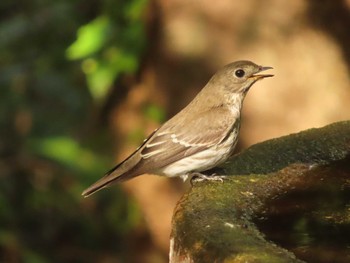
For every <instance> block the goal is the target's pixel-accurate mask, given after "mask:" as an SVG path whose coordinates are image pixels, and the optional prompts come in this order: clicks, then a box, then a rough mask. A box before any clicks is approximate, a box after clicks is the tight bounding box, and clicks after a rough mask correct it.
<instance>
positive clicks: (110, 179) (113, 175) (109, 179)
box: [81, 165, 138, 197]
mask: <svg viewBox="0 0 350 263" xmlns="http://www.w3.org/2000/svg"><path fill="white" fill-rule="evenodd" d="M119 168H120V165H118V166H116V167H114V168H113V169H112V170H110V171H109V172H108V173H106V175H105V176H103V177H102V178H101V179H100V180H98V181H97V182H95V183H93V184H92V185H91V186H89V187H88V188H86V189H85V190H84V191H83V193H82V194H81V195H82V196H84V197H88V196H90V195H92V194H94V193H96V192H97V191H100V190H101V189H103V188H106V187H109V186H111V185H113V184H115V183H118V182H124V181H126V180H129V179H131V178H133V177H135V176H137V175H138V174H135V173H133V171H134V169H131V170H128V171H125V172H122V171H121V170H123V169H119Z"/></svg>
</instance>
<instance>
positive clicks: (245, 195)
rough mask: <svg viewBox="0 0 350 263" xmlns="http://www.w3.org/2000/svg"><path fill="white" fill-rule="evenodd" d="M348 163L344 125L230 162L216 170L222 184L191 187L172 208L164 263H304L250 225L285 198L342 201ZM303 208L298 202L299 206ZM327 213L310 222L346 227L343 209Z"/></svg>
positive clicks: (349, 125)
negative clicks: (310, 195)
mask: <svg viewBox="0 0 350 263" xmlns="http://www.w3.org/2000/svg"><path fill="white" fill-rule="evenodd" d="M349 157H350V121H346V122H339V123H335V124H331V125H328V126H326V127H323V128H320V129H310V130H307V131H304V132H300V133H297V134H292V135H289V136H284V137H281V138H278V139H273V140H269V141H266V142H263V143H260V144H256V145H254V146H252V147H250V148H248V149H247V150H245V151H243V152H242V153H241V154H238V155H236V156H234V157H233V158H232V159H231V160H230V161H229V162H227V163H226V164H225V165H224V166H223V167H222V168H219V169H216V173H218V174H220V175H228V176H227V179H225V180H224V182H223V183H221V182H219V181H203V182H196V181H193V186H192V188H191V189H190V191H189V192H188V193H187V194H186V195H184V196H183V198H182V199H181V200H180V202H179V203H178V205H177V207H176V209H175V213H174V216H173V227H172V235H171V247H170V262H173V263H174V262H303V261H301V260H300V259H297V258H296V257H295V255H294V254H293V253H292V252H290V251H287V250H286V249H284V248H282V247H280V246H279V245H277V244H276V243H274V242H272V241H270V240H269V239H268V238H267V237H266V235H265V234H264V233H262V231H261V230H260V229H259V227H258V226H257V223H256V221H258V220H259V218H263V217H266V216H267V217H268V216H269V215H271V211H269V207H270V206H271V202H273V201H274V200H278V199H283V198H284V197H285V196H288V194H290V193H307V192H310V191H312V193H314V195H316V196H318V195H319V196H327V195H332V196H335V195H336V194H337V193H342V194H341V195H340V194H339V195H337V196H336V197H334V198H335V199H336V200H338V201H339V200H340V199H341V198H342V202H344V198H345V199H346V201H347V202H348V198H349V193H350V189H349V188H350V187H349V180H350V158H349ZM344 189H345V190H346V191H347V192H344V191H345V190H344ZM330 193H331V194H330ZM344 193H346V194H347V195H345V194H344ZM344 196H345V197H344ZM308 200H309V199H308ZM305 201H306V200H300V204H299V205H300V206H303V203H305ZM310 202H311V201H310ZM333 203H337V204H338V203H339V202H333ZM314 206H315V205H314V204H312V206H311V207H314ZM338 206H339V204H338ZM344 206H345V205H344ZM304 207H305V205H304ZM327 209H328V208H325V207H322V208H320V207H317V208H315V211H314V213H313V216H314V217H315V220H317V221H322V222H323V221H324V220H326V219H327V220H328V221H329V220H330V221H332V224H338V225H344V224H349V222H350V215H349V214H350V213H349V209H347V208H346V207H342V206H341V205H340V208H339V207H338V210H335V209H333V210H329V209H328V210H327ZM325 210H327V211H326V212H325ZM330 211H331V212H330ZM316 214H317V216H315V215H316ZM277 224H278V223H277ZM347 242H349V243H350V240H347ZM348 245H349V244H346V245H345V250H346V247H347V246H348ZM310 246H311V247H312V244H310ZM338 252H339V251H338ZM338 254H339V253H338ZM340 254H341V253H340ZM349 254H350V253H349V252H347V253H345V255H341V257H342V258H343V259H344V260H345V261H337V262H349V259H350V258H349V257H350V255H349ZM305 258H308V257H305ZM305 258H303V259H305ZM313 262H317V259H315V261H313ZM324 262H326V261H324ZM329 262H331V261H329ZM334 262H335V261H334Z"/></svg>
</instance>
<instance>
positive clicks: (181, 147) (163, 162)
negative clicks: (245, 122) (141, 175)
mask: <svg viewBox="0 0 350 263" xmlns="http://www.w3.org/2000/svg"><path fill="white" fill-rule="evenodd" d="M226 111H227V109H225V108H218V109H212V110H211V111H208V112H207V113H205V114H201V115H200V117H197V118H191V116H190V117H189V118H187V119H184V120H183V122H180V123H179V122H178V121H174V122H172V121H170V122H169V123H166V124H165V125H164V126H162V127H161V128H160V129H159V130H158V131H157V132H156V133H155V134H154V135H153V136H152V137H151V138H150V139H149V140H148V141H147V143H145V144H144V146H143V147H142V148H141V149H140V153H141V158H142V160H141V162H140V168H141V166H143V167H144V169H147V170H151V171H152V170H157V169H160V168H162V167H165V166H167V165H169V164H171V163H173V162H176V161H178V160H180V159H182V158H185V157H188V156H191V155H193V154H196V153H198V152H200V151H203V150H205V149H207V148H210V147H212V146H214V145H217V144H219V143H220V142H221V141H223V140H224V139H225V138H226V136H228V135H229V134H230V133H231V131H232V129H233V128H235V127H236V125H234V123H235V120H232V119H231V118H228V119H224V120H223V118H222V116H225V113H226ZM173 123H175V124H176V125H174V124H173Z"/></svg>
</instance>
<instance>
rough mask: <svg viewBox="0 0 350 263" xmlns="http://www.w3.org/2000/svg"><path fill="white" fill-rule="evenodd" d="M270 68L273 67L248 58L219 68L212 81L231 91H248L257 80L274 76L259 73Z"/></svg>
mask: <svg viewBox="0 0 350 263" xmlns="http://www.w3.org/2000/svg"><path fill="white" fill-rule="evenodd" d="M268 69H272V67H263V66H259V65H256V64H255V63H253V62H251V61H246V60H241V61H236V62H233V63H230V64H228V65H226V66H225V67H223V68H222V69H221V70H219V71H218V72H217V73H216V74H215V75H214V76H213V78H212V80H211V82H213V84H215V86H217V87H221V88H223V89H225V90H226V91H229V92H235V93H246V92H247V91H248V90H249V88H250V87H251V86H252V85H253V84H254V83H255V82H256V81H258V80H260V79H263V78H268V77H273V75H271V74H259V73H260V72H262V71H265V70H268Z"/></svg>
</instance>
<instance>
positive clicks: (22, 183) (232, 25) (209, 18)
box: [0, 0, 350, 263]
mask: <svg viewBox="0 0 350 263" xmlns="http://www.w3.org/2000/svg"><path fill="white" fill-rule="evenodd" d="M349 28H350V1H349V0H323V1H317V0H308V1H307V0H295V1H280V0H266V1H259V0H247V1H232V0H222V1H215V2H213V1H209V0H202V1H194V0H190V1H188V0H170V1H169V0H128V1H126V0H101V1H92V0H84V1H82V0H56V1H52V0H51V1H49V0H42V1H21V0H17V1H13V0H2V1H1V3H0V156H1V157H0V262H9V263H16V262H29V263H34V262H35V263H44V262H102V263H107V262H146V263H147V262H156V263H157V262H159V263H162V262H167V258H168V249H169V235H170V231H171V229H170V227H171V216H172V212H173V210H174V207H175V205H176V202H177V201H178V200H179V198H180V197H181V195H182V194H183V193H184V192H185V191H186V189H188V185H186V184H183V183H182V182H180V180H177V179H166V178H160V177H157V176H153V175H145V176H141V177H139V178H136V179H134V180H132V181H130V182H127V183H124V184H121V185H118V186H115V187H113V188H111V189H108V190H104V191H101V192H99V193H98V194H96V195H93V196H92V197H90V198H88V199H83V198H82V197H81V195H80V194H81V191H82V190H83V189H84V188H86V187H87V186H89V185H90V184H91V183H93V182H94V181H95V180H97V179H98V178H100V177H101V176H102V175H103V174H104V173H105V172H106V171H107V170H109V169H110V168H112V167H113V165H114V164H116V163H117V162H118V161H121V160H122V159H123V158H125V157H126V156H127V155H128V154H130V153H131V152H132V151H133V150H134V149H135V148H136V147H137V146H138V145H139V144H140V142H142V140H143V139H144V138H145V137H146V136H147V135H148V134H149V133H150V132H152V131H153V129H155V128H156V127H158V126H159V125H160V124H161V123H162V122H164V121H165V120H166V119H168V118H170V117H171V116H173V115H174V114H175V113H176V112H178V111H179V110H180V109H181V108H182V107H184V106H185V105H186V104H187V103H188V102H189V101H190V100H191V99H192V98H193V97H194V96H195V94H196V93H197V92H198V91H199V90H200V89H201V88H202V87H203V85H205V83H206V82H207V81H208V79H209V78H210V76H211V75H212V74H213V73H214V72H215V71H216V70H217V69H218V68H219V67H221V66H223V65H225V64H227V63H229V62H232V61H235V60H239V59H248V60H252V61H254V62H256V63H258V64H262V65H265V66H272V67H274V70H273V73H274V74H275V77H274V78H271V79H266V80H264V81H262V82H259V83H258V84H257V85H255V86H254V87H253V89H252V90H251V91H250V92H249V94H248V96H247V98H246V101H245V104H244V109H243V114H242V117H243V124H242V128H241V135H240V143H239V147H238V151H240V150H242V149H244V148H247V147H248V146H250V145H252V144H254V143H257V142H260V141H263V140H266V139H269V138H273V137H278V136H282V135H286V134H289V133H294V132H298V131H301V130H303V129H307V128H312V127H321V126H324V125H326V124H329V123H331V122H335V121H340V120H346V119H350V106H349V105H350V78H349V67H350V48H349V47H350V34H349Z"/></svg>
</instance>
